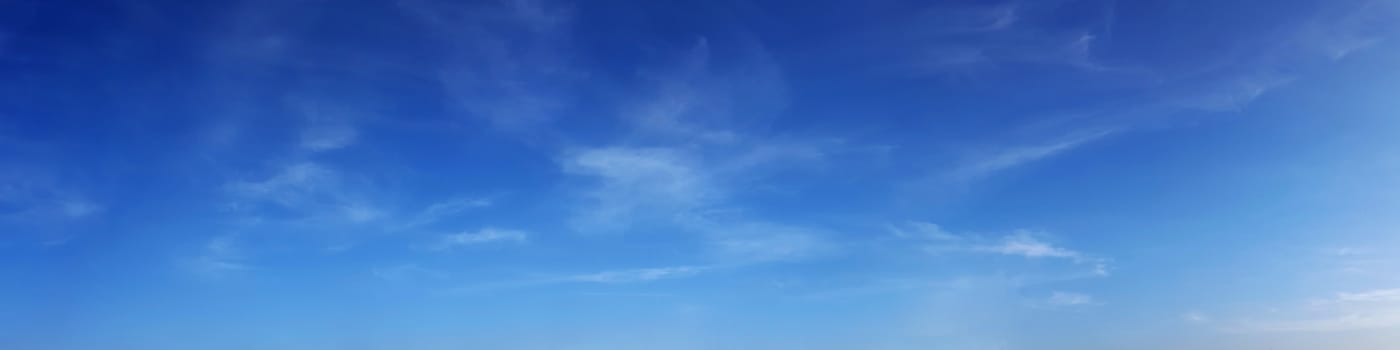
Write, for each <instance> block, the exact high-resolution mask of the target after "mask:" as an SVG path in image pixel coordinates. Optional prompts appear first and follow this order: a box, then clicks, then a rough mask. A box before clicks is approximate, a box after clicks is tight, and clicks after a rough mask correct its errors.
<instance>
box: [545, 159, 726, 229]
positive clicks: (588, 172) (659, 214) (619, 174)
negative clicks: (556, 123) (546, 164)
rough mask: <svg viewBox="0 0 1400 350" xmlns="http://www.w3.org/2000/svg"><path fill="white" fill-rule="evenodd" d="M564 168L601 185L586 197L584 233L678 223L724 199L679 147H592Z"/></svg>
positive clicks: (579, 222)
mask: <svg viewBox="0 0 1400 350" xmlns="http://www.w3.org/2000/svg"><path fill="white" fill-rule="evenodd" d="M561 166H562V167H563V169H564V171H565V172H566V173H570V174H575V175H582V176H587V177H590V178H593V179H596V181H598V183H597V185H596V187H593V188H592V189H590V190H588V191H586V192H585V193H584V196H586V197H587V201H588V202H589V203H587V204H586V206H585V207H582V208H580V210H579V212H578V213H577V216H576V217H575V218H574V219H573V221H574V226H575V227H576V228H578V229H581V230H584V231H594V232H597V231H605V232H618V231H625V230H627V229H629V228H630V225H631V223H632V222H637V221H648V220H658V219H661V220H673V219H674V218H673V216H675V215H680V214H682V213H686V212H689V211H692V210H696V209H698V208H701V207H703V206H705V205H708V204H711V203H713V202H714V201H715V200H717V199H718V197H719V196H720V195H721V193H719V189H718V188H717V184H715V183H713V182H712V181H711V179H710V178H709V177H708V174H706V173H704V172H703V171H702V170H700V169H699V168H698V166H697V165H696V164H695V160H693V159H691V158H690V156H689V155H688V154H686V153H684V152H681V151H679V150H676V149H669V148H627V147H608V148H596V149H587V150H583V151H579V152H576V153H574V154H572V155H570V156H568V157H566V159H564V160H563V162H562V164H561Z"/></svg>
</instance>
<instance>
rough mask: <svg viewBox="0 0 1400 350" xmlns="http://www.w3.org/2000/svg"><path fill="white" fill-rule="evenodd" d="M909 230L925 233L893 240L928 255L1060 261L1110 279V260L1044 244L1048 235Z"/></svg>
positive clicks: (925, 226) (927, 226)
mask: <svg viewBox="0 0 1400 350" xmlns="http://www.w3.org/2000/svg"><path fill="white" fill-rule="evenodd" d="M913 223H918V224H919V225H913V226H910V227H914V228H922V230H925V231H928V232H923V233H921V234H920V232H918V231H911V230H910V229H908V228H906V229H902V230H894V231H892V232H893V235H894V236H895V237H896V238H901V239H906V240H914V241H918V242H922V243H923V245H922V247H923V250H924V251H925V252H927V253H930V254H995V255H1004V256H1012V257H1019V258H1025V259H1059V260H1066V261H1068V262H1070V263H1073V264H1075V265H1077V266H1085V267H1088V268H1089V271H1088V276H1093V277H1106V276H1108V275H1109V273H1110V272H1109V269H1110V268H1109V263H1110V260H1108V259H1105V258H1102V257H1096V256H1092V255H1089V254H1085V253H1081V252H1079V251H1076V250H1073V249H1069V248H1065V247H1062V246H1059V245H1056V244H1054V243H1051V242H1050V241H1048V240H1046V237H1048V236H1049V235H1048V234H1046V233H1042V232H1035V231H1030V230H1016V231H1015V232H1012V233H1011V234H1007V235H1004V236H1001V237H998V238H988V237H984V236H975V235H965V234H956V233H952V232H949V231H945V230H944V229H943V228H942V227H939V226H937V225H935V224H931V223H919V222H913Z"/></svg>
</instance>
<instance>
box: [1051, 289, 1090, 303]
mask: <svg viewBox="0 0 1400 350" xmlns="http://www.w3.org/2000/svg"><path fill="white" fill-rule="evenodd" d="M1046 303H1047V304H1049V305H1051V306H1084V305H1092V304H1094V303H1095V302H1094V297H1092V296H1089V295H1088V294H1081V293H1070V292H1054V293H1051V294H1050V297H1049V298H1047V299H1046Z"/></svg>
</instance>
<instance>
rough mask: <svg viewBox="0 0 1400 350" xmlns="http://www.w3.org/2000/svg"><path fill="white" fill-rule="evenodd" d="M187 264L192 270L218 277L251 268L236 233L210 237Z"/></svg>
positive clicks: (207, 275)
mask: <svg viewBox="0 0 1400 350" xmlns="http://www.w3.org/2000/svg"><path fill="white" fill-rule="evenodd" d="M187 266H188V267H189V268H190V269H191V270H192V271H193V272H195V273H197V274H200V275H203V276H206V277H220V276H224V275H227V274H230V273H236V272H241V271H247V270H250V269H251V268H252V267H251V266H250V265H248V263H247V262H246V258H245V256H244V253H243V249H242V247H241V244H240V240H239V236H238V235H224V236H219V237H214V238H213V239H210V240H209V241H208V242H206V243H205V244H204V246H203V247H201V251H200V253H199V255H198V256H196V257H195V258H194V259H192V260H190V261H189V262H188V265H187Z"/></svg>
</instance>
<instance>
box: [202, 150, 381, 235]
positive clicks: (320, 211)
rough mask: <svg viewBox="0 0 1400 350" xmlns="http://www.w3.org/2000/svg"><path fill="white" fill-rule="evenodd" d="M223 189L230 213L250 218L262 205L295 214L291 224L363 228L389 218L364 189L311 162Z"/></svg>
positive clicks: (231, 184) (231, 183)
mask: <svg viewBox="0 0 1400 350" xmlns="http://www.w3.org/2000/svg"><path fill="white" fill-rule="evenodd" d="M224 188H225V189H226V190H227V191H229V193H231V194H233V195H234V198H235V200H234V202H233V203H232V205H231V209H233V210H234V211H236V212H241V213H244V214H248V215H252V216H253V217H258V213H260V208H259V207H260V206H265V205H271V206H275V207H279V208H281V209H283V210H287V211H290V212H293V213H296V217H295V218H293V219H292V220H291V221H315V222H319V223H323V224H336V223H339V224H366V223H371V222H377V221H380V220H382V219H385V218H388V217H390V213H389V212H387V211H386V210H385V209H383V208H381V207H379V206H377V205H375V204H374V203H373V201H371V200H369V197H368V196H367V193H369V190H368V189H367V188H368V186H366V185H365V184H362V183H359V182H356V181H353V179H351V178H349V177H347V176H345V175H344V174H342V173H340V172H338V171H336V170H334V169H332V168H330V167H327V166H324V165H321V164H318V163H314V162H307V161H303V162H296V163H292V164H289V165H286V166H284V167H282V168H280V169H278V170H277V171H276V172H275V173H273V174H272V175H270V176H268V177H266V178H263V179H260V180H240V181H233V182H230V183H228V184H226V185H225V186H224Z"/></svg>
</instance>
